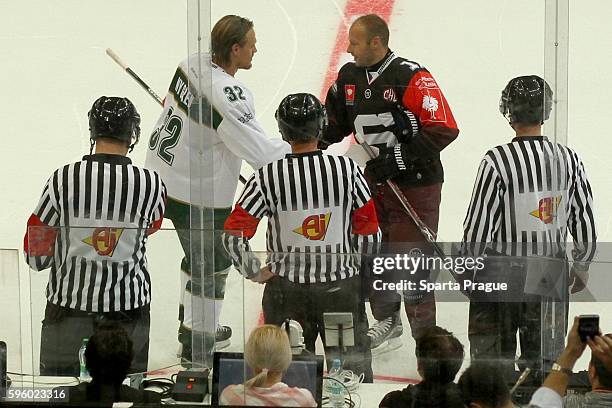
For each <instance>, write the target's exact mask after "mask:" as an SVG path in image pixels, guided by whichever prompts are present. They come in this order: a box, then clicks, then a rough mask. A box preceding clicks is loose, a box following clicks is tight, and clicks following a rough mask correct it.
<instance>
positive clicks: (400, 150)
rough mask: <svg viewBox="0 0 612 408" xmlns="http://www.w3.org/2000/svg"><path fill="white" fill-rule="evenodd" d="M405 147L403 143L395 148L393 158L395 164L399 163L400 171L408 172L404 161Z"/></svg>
mask: <svg viewBox="0 0 612 408" xmlns="http://www.w3.org/2000/svg"><path fill="white" fill-rule="evenodd" d="M404 150H405V147H404V145H403V144H402V143H398V144H396V145H395V147H394V148H393V156H394V157H395V163H397V169H398V170H399V171H404V170H406V168H407V167H406V160H404Z"/></svg>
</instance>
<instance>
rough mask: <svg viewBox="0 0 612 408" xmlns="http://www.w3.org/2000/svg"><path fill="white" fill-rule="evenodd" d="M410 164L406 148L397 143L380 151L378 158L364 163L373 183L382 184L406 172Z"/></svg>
mask: <svg viewBox="0 0 612 408" xmlns="http://www.w3.org/2000/svg"><path fill="white" fill-rule="evenodd" d="M410 162H411V159H410V154H409V152H408V146H407V145H406V144H405V143H398V144H396V145H395V146H394V147H387V148H383V149H381V150H380V153H379V155H378V157H376V158H375V159H372V160H370V161H368V162H367V163H366V170H367V172H368V174H369V175H370V176H371V177H372V178H373V179H374V181H375V182H377V183H383V182H385V181H387V180H389V179H391V178H393V177H395V176H397V175H399V174H400V173H401V172H402V171H405V170H407V169H408V167H409V166H410Z"/></svg>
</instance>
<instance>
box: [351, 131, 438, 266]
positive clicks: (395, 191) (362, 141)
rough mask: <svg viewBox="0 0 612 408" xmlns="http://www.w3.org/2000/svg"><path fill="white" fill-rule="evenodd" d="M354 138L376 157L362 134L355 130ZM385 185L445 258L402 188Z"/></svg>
mask: <svg viewBox="0 0 612 408" xmlns="http://www.w3.org/2000/svg"><path fill="white" fill-rule="evenodd" d="M355 139H357V141H358V142H359V144H360V145H361V146H362V147H363V148H364V149H365V151H366V153H367V154H368V156H370V158H371V159H374V158H376V153H374V149H372V146H370V145H369V144H368V143H367V142H366V141H365V139H364V138H363V135H361V134H359V133H358V132H355ZM387 185H388V186H389V188H390V189H391V191H393V194H395V197H397V199H398V200H399V202H400V204H401V205H402V207H403V208H404V211H405V212H406V213H407V214H408V215H409V216H410V218H411V219H412V221H414V223H415V224H416V226H417V228H418V229H419V231H420V232H421V235H423V237H424V238H425V239H426V240H427V242H429V243H430V244H431V246H432V247H433V249H434V251H435V252H436V253H437V254H438V256H440V258H445V257H446V255H445V254H444V251H443V250H442V248H440V246H439V245H438V243H437V242H436V234H434V232H433V231H432V230H431V229H430V228H429V227H428V226H427V224H425V223H424V222H423V220H421V217H419V215H418V214H417V212H416V211H415V210H414V208H413V207H412V205H411V204H410V201H408V199H407V198H406V196H405V195H404V193H402V190H400V189H399V187H398V186H397V184H395V183H394V182H393V181H391V180H387Z"/></svg>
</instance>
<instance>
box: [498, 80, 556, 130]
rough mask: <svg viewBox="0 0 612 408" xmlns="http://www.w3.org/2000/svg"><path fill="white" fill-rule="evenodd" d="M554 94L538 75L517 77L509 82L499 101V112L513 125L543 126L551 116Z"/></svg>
mask: <svg viewBox="0 0 612 408" xmlns="http://www.w3.org/2000/svg"><path fill="white" fill-rule="evenodd" d="M552 98H553V92H552V89H550V86H549V85H548V83H547V82H546V81H545V80H544V79H542V78H540V77H539V76H537V75H526V76H520V77H516V78H514V79H511V80H510V82H508V85H506V87H505V88H504V90H503V91H502V95H501V99H500V100H499V111H500V112H501V114H502V115H504V117H505V118H506V119H507V120H508V122H510V124H512V123H530V124H531V123H533V124H535V123H538V124H542V123H544V121H545V120H546V119H548V117H549V116H550V111H551V110H552V102H553V100H552Z"/></svg>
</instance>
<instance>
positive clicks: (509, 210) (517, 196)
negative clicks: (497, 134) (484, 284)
mask: <svg viewBox="0 0 612 408" xmlns="http://www.w3.org/2000/svg"><path fill="white" fill-rule="evenodd" d="M552 97H553V95H552V90H551V89H550V87H549V85H548V84H547V83H546V81H544V79H542V78H540V77H538V76H535V75H531V76H521V77H518V78H514V79H512V80H511V81H510V82H509V83H508V85H507V86H506V88H505V89H504V90H503V91H502V96H501V101H500V111H501V113H502V114H503V115H504V116H505V117H506V118H507V120H508V122H509V124H510V126H511V127H512V128H513V129H514V131H515V132H516V137H515V138H514V139H512V141H511V142H510V143H507V144H504V145H501V146H497V147H495V148H493V149H491V150H489V151H488V152H487V153H486V154H485V156H484V158H483V159H482V162H481V163H480V167H479V169H478V175H477V177H476V182H475V185H474V190H473V194H472V199H471V202H470V206H469V209H468V212H467V215H466V218H465V221H464V236H463V241H464V248H466V249H467V251H468V252H470V253H471V254H476V255H482V254H483V253H486V254H488V255H494V256H493V257H488V258H487V262H486V268H485V269H484V270H483V271H480V272H477V274H476V275H475V277H474V279H476V280H483V281H484V280H500V279H501V280H502V281H503V280H505V281H506V282H507V283H508V285H509V286H510V291H511V292H512V291H514V290H517V289H518V291H517V292H516V291H515V292H513V294H512V293H511V294H506V298H505V299H502V298H495V299H493V301H491V299H488V300H487V301H485V300H484V299H482V298H481V297H477V296H476V295H475V294H474V293H472V298H471V303H470V312H469V328H468V332H469V339H470V349H471V354H472V358H491V359H499V358H501V359H502V360H503V361H505V362H506V365H507V369H509V370H511V371H514V360H515V355H516V333H517V331H518V333H519V336H520V341H521V353H522V355H521V358H520V360H519V367H520V368H521V369H524V368H525V367H527V366H529V367H530V368H532V369H534V368H538V367H536V366H537V362H538V361H542V359H543V360H544V361H548V360H550V361H551V362H552V361H554V359H555V358H556V356H557V355H558V352H560V350H556V349H558V348H560V349H561V350H562V349H563V340H564V338H565V331H566V326H567V315H566V309H567V303H566V302H567V296H568V293H567V292H568V281H567V278H568V273H567V266H568V263H567V257H566V249H565V246H566V240H567V233H568V230H569V232H570V233H571V235H572V237H573V241H574V249H573V251H572V258H573V260H574V263H573V266H572V268H571V271H570V273H569V286H571V291H572V292H577V291H579V290H582V289H583V288H584V285H585V284H586V278H587V272H588V262H590V261H591V260H592V259H593V256H594V252H595V243H596V232H595V218H594V215H593V196H592V193H591V186H590V185H589V181H588V179H587V176H586V172H585V169H584V166H583V164H582V161H581V160H580V158H579V157H578V155H577V154H576V153H575V152H574V151H573V150H572V149H570V148H568V147H566V146H563V145H561V144H559V143H554V142H552V141H550V140H548V138H546V136H542V124H543V123H544V121H545V120H546V119H548V117H549V115H550V112H551V109H552ZM507 256H511V258H508V257H507ZM536 264H537V265H538V267H540V268H542V267H543V268H544V270H548V271H549V272H550V273H549V275H548V276H549V277H551V276H552V277H553V278H555V276H553V275H551V274H554V275H556V279H558V281H557V284H558V286H557V288H560V289H557V290H558V293H557V294H556V295H555V292H554V291H552V290H550V289H553V287H554V279H550V280H549V281H551V283H552V284H551V285H549V286H548V287H547V288H539V289H538V288H537V287H536V285H534V284H533V283H532V282H533V280H530V279H529V275H528V274H527V272H528V268H529V269H530V270H534V268H535V266H536ZM539 282H541V281H538V284H539ZM542 289H544V291H543V290H542ZM546 290H548V291H549V292H548V293H546V292H545V291H546ZM540 295H544V296H540ZM508 296H511V298H508ZM501 300H504V302H501ZM553 304H554V305H555V307H550V306H551V305H553ZM551 310H552V311H551ZM553 319H554V320H553ZM543 327H548V328H549V330H547V331H543V330H542V328H543ZM550 329H552V330H555V331H556V333H555V335H554V337H553V336H552V334H551V333H550ZM545 333H549V334H545ZM544 336H545V337H549V336H550V337H553V338H556V339H558V340H559V341H558V343H559V344H557V343H556V342H554V341H549V340H551V339H546V340H545V339H543V337H544ZM542 344H545V345H546V347H547V348H548V347H550V350H545V349H544V348H543V347H542ZM549 354H550V355H549ZM537 374H541V371H539V372H536V378H537Z"/></svg>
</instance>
